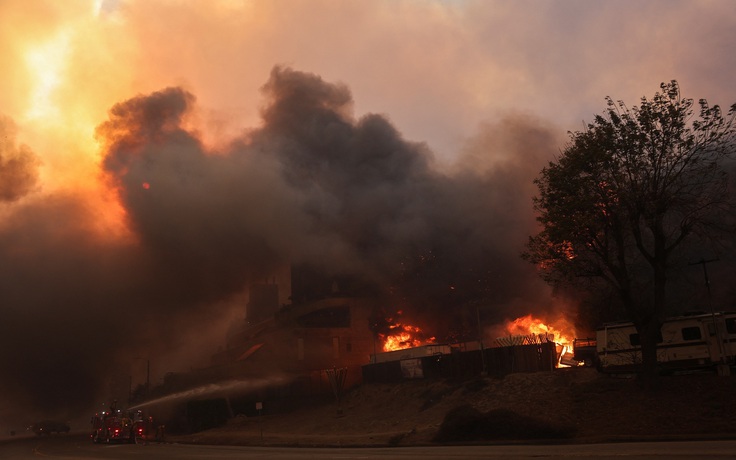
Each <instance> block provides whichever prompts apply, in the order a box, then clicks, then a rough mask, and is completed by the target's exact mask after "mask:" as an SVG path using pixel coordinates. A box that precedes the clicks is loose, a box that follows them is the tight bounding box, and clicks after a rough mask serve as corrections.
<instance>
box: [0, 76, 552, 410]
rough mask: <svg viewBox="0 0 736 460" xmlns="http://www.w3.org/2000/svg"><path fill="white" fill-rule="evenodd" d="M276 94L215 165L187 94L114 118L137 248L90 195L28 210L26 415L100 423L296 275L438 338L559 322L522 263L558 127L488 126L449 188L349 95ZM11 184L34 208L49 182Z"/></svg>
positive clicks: (110, 124)
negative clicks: (148, 370)
mask: <svg viewBox="0 0 736 460" xmlns="http://www.w3.org/2000/svg"><path fill="white" fill-rule="evenodd" d="M263 94H264V97H265V103H264V105H263V108H262V112H261V113H262V120H263V123H262V125H261V126H260V127H257V128H254V129H252V130H249V131H248V132H246V133H244V134H243V135H242V136H241V137H240V138H238V139H235V140H234V141H233V142H231V143H230V144H229V145H227V146H225V147H222V148H220V149H219V150H216V151H213V150H211V149H208V148H206V147H205V145H204V144H203V143H202V141H201V139H200V138H199V136H198V134H197V133H196V132H195V131H191V130H187V129H186V128H185V126H187V123H186V120H187V117H188V116H189V115H190V114H191V113H192V111H193V110H194V109H195V107H196V105H195V104H196V101H195V97H194V95H192V94H190V93H188V92H186V91H185V90H183V89H181V88H167V89H164V90H161V91H158V92H155V93H153V94H149V95H141V96H137V97H134V98H132V99H129V100H127V101H123V102H121V103H119V104H117V105H115V106H114V107H113V108H112V109H111V110H110V112H109V117H108V120H107V121H105V122H103V123H101V124H100V125H99V127H98V130H97V138H98V141H99V142H100V144H101V145H102V151H103V155H104V156H103V162H102V168H103V174H104V176H105V178H106V180H107V181H108V182H109V184H110V186H111V187H114V188H115V190H117V192H118V194H119V196H120V199H121V202H122V204H123V206H124V208H125V211H126V216H127V219H128V221H127V222H128V226H129V228H130V231H131V233H132V235H133V236H134V238H133V240H134V241H133V242H130V241H124V242H120V243H110V241H109V240H104V241H102V240H101V239H100V238H99V237H95V235H94V233H93V232H91V231H90V230H89V224H90V222H93V221H94V220H95V216H94V214H93V211H91V210H90V209H87V208H86V207H85V206H83V205H82V204H80V203H83V202H84V201H83V200H80V199H78V198H79V197H75V196H73V195H71V194H66V195H63V194H59V195H55V196H51V197H47V198H44V199H38V200H36V201H35V202H33V203H32V204H29V205H27V206H23V207H19V208H17V209H15V208H14V211H13V212H12V219H10V220H7V221H5V222H3V225H2V227H0V260H1V261H2V262H1V263H0V289H1V291H0V292H2V294H1V295H2V310H3V316H4V318H3V321H2V322H0V365H2V369H4V375H3V378H2V380H1V381H0V387H1V388H0V389H1V390H2V391H3V394H5V395H8V397H9V398H10V399H8V401H10V400H13V401H15V402H16V403H18V404H17V406H21V407H31V408H33V410H34V411H35V412H38V413H41V412H43V411H44V410H45V411H46V412H51V411H53V412H54V413H69V412H70V411H73V410H79V409H80V408H83V407H87V406H86V405H89V404H90V401H91V400H92V399H94V398H96V397H98V395H99V394H100V393H101V392H102V390H101V389H102V388H103V387H104V385H105V383H106V379H108V378H109V375H110V374H111V373H114V372H115V371H116V368H117V366H119V365H120V363H122V362H125V359H128V360H129V359H130V357H131V356H139V357H140V356H150V355H152V354H155V353H156V352H155V350H162V349H165V348H166V347H171V346H175V345H176V344H179V343H182V342H183V341H187V342H197V343H200V344H201V343H206V342H207V339H210V337H208V336H201V337H197V336H195V335H194V333H193V331H195V330H197V329H202V327H201V325H203V324H207V322H208V321H209V322H211V321H213V319H215V318H218V317H221V316H222V315H224V314H225V313H226V310H225V308H224V307H223V306H222V302H223V301H225V300H226V299H228V298H230V297H232V296H233V295H236V294H237V293H239V292H242V290H243V289H244V287H245V286H247V283H248V282H249V281H252V280H254V279H260V278H261V277H264V276H270V275H272V274H273V273H274V272H275V271H277V270H279V269H280V268H282V267H284V266H286V265H288V264H290V263H307V264H310V265H313V266H316V267H319V268H320V269H323V270H325V271H327V272H332V273H340V274H349V275H352V276H355V277H358V278H360V279H361V280H363V281H364V282H366V283H367V284H370V285H371V286H373V287H374V289H375V292H376V293H377V294H380V295H381V296H383V298H385V299H386V302H387V305H386V307H387V309H399V308H400V309H402V310H404V311H405V312H406V314H407V315H412V318H413V320H415V321H416V322H417V323H419V324H422V325H423V326H425V327H429V328H431V329H433V330H434V332H435V334H436V335H437V336H438V337H443V336H449V335H452V334H453V333H455V332H456V331H457V330H459V329H462V328H466V329H467V328H468V327H471V326H472V327H473V328H475V327H476V326H475V324H474V323H472V325H470V326H469V324H468V322H469V321H471V319H472V321H474V319H473V318H475V316H474V315H475V310H474V308H475V306H478V305H483V306H486V307H489V310H488V312H487V313H484V314H487V318H486V321H493V320H500V319H502V318H505V317H516V316H521V315H523V314H528V313H530V312H533V311H543V310H544V309H545V308H549V307H550V305H551V304H550V300H549V291H548V289H547V288H546V287H545V286H544V285H543V283H542V282H541V281H540V280H539V278H538V277H537V276H536V274H535V271H534V267H532V266H530V265H528V264H527V263H526V262H524V261H522V260H521V259H520V257H519V253H520V252H521V250H522V249H523V244H524V242H525V241H526V238H527V236H528V235H529V234H532V233H533V232H534V229H535V220H534V215H533V212H532V208H531V196H532V195H533V194H534V192H535V189H534V186H533V184H532V179H533V178H534V177H535V176H536V174H537V173H538V172H539V170H540V168H541V167H542V166H543V165H544V163H545V162H546V161H549V159H551V157H552V155H553V153H554V152H555V151H556V149H557V148H558V146H559V138H558V137H557V136H558V135H557V134H555V131H554V130H553V128H551V127H549V126H548V125H546V124H545V123H542V122H540V121H539V120H534V119H532V118H530V117H527V116H522V115H510V116H509V117H507V118H506V119H505V120H504V121H502V122H501V123H498V124H487V125H482V126H481V129H480V131H479V132H480V134H479V135H478V136H477V137H476V138H474V139H472V140H471V141H470V142H469V143H468V146H467V148H466V150H465V151H464V152H462V153H461V156H460V158H461V159H460V160H459V161H458V162H457V164H456V165H455V166H454V167H453V168H444V169H442V168H440V167H439V165H438V164H437V163H436V161H435V159H434V158H433V155H432V152H431V150H430V148H429V147H428V146H427V145H425V144H423V143H418V142H411V141H408V140H406V139H404V138H403V137H402V135H401V133H400V132H399V131H398V130H397V129H396V128H395V127H394V126H393V125H392V124H391V122H390V121H389V119H388V118H387V117H386V116H383V115H377V114H369V115H365V116H362V117H360V118H356V117H355V116H354V114H353V111H352V107H353V101H352V96H351V93H350V91H349V89H348V88H347V87H346V86H345V85H342V84H335V83H329V82H325V81H324V80H322V79H321V78H320V77H319V76H317V75H314V74H310V73H305V72H299V71H295V70H292V69H290V68H285V67H276V68H274V69H273V71H272V73H271V75H270V78H269V79H268V81H267V83H266V84H265V85H264V87H263ZM25 158H27V159H26V160H24V161H26V162H27V164H28V165H30V164H32V163H33V162H32V161H30V159H31V158H32V156H27V157H25ZM0 171H3V170H2V169H0ZM3 174H4V173H3ZM12 177H24V178H25V181H19V182H18V184H25V185H23V186H20V185H18V186H15V187H14V188H13V189H14V190H16V191H15V192H14V193H13V194H12V196H20V195H22V193H23V192H24V191H26V192H27V191H28V190H30V187H31V184H32V183H33V182H32V181H30V180H29V179H28V178H32V177H35V176H33V174H25V175H23V174H19V175H13V176H12ZM475 330H477V329H475ZM453 331H455V332H453ZM223 334H224V331H223ZM182 336H184V338H183V337H182ZM211 351H214V350H211ZM123 369H126V368H123ZM123 372H125V370H124V371H123ZM6 404H7V405H6V407H0V412H3V411H4V412H5V413H7V412H8V411H9V410H10V406H9V404H10V403H6ZM14 407H15V405H14Z"/></svg>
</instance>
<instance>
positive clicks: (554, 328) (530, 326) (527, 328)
mask: <svg viewBox="0 0 736 460" xmlns="http://www.w3.org/2000/svg"><path fill="white" fill-rule="evenodd" d="M553 323H554V324H553ZM504 328H505V332H506V333H508V334H509V335H511V336H524V337H529V336H535V337H541V338H543V339H545V340H550V341H552V342H554V343H555V344H556V345H557V348H558V349H557V365H558V366H565V364H562V363H561V362H560V361H561V360H562V358H563V357H564V356H565V355H567V354H569V353H572V351H573V350H572V346H573V340H574V338H575V328H574V327H573V326H572V325H571V324H570V322H569V321H568V320H566V319H564V318H558V319H556V320H554V321H545V320H543V319H541V318H536V317H534V316H533V315H531V314H529V315H526V316H521V317H519V318H516V319H514V320H510V321H507V322H506V324H505V326H504Z"/></svg>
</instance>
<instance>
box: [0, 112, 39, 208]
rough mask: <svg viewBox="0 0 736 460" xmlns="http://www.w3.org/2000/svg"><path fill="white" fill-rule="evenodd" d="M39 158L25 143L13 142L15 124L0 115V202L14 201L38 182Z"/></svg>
mask: <svg viewBox="0 0 736 460" xmlns="http://www.w3.org/2000/svg"><path fill="white" fill-rule="evenodd" d="M39 165H40V162H39V160H38V159H37V158H36V156H35V155H34V154H33V152H32V151H31V150H30V149H29V148H28V147H27V146H25V145H21V146H17V145H16V143H15V126H14V124H13V123H12V121H11V120H9V119H7V118H5V117H2V116H0V202H2V201H15V200H18V199H19V198H21V197H23V196H24V195H26V194H27V193H29V192H31V191H32V190H33V188H34V187H35V186H36V184H37V182H38V167H39Z"/></svg>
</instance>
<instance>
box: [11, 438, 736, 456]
mask: <svg viewBox="0 0 736 460" xmlns="http://www.w3.org/2000/svg"><path fill="white" fill-rule="evenodd" d="M0 458H3V459H9V460H26V459H33V460H38V459H40V458H49V459H64V460H71V459H78V460H82V459H100V460H103V459H121V460H122V459H125V460H130V459H156V460H173V459H177V460H182V459H184V460H203V459H207V460H230V459H244V458H247V459H259V460H260V459H268V460H286V459H289V460H291V459H309V460H315V459H320V460H321V459H326V460H338V459H340V460H362V459H382V460H391V459H399V460H406V459H415V458H421V459H427V460H432V459H438V460H439V459H442V460H451V459H493V458H502V459H519V460H520V459H535V460H538V459H574V460H580V459H612V460H613V459H615V460H639V459H652V458H654V459H658V458H660V459H665V458H666V459H693V460H695V459H697V460H700V459H703V458H721V459H726V458H728V459H736V441H692V442H650V443H620V444H580V445H551V446H451V447H448V446H430V447H397V448H307V447H304V448H279V447H235V446H196V445H185V444H148V445H140V444H138V445H131V444H120V445H95V444H92V443H91V442H89V440H88V438H86V437H84V436H74V435H71V436H63V435H62V436H51V437H48V438H24V439H14V440H12V441H10V442H3V443H0Z"/></svg>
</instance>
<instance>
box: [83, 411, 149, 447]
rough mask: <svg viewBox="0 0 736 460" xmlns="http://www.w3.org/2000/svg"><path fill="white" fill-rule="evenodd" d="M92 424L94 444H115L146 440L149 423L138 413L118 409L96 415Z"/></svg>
mask: <svg viewBox="0 0 736 460" xmlns="http://www.w3.org/2000/svg"><path fill="white" fill-rule="evenodd" d="M91 423H92V434H91V435H90V436H91V438H92V442H94V443H100V442H104V443H113V442H129V443H135V442H136V441H137V440H145V439H146V434H147V430H146V426H147V423H146V421H145V420H144V418H143V415H142V414H141V413H140V411H138V412H134V413H130V412H122V411H120V410H117V409H114V408H113V409H111V410H109V411H102V412H100V413H97V414H95V415H94V416H93V417H92V420H91Z"/></svg>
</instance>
